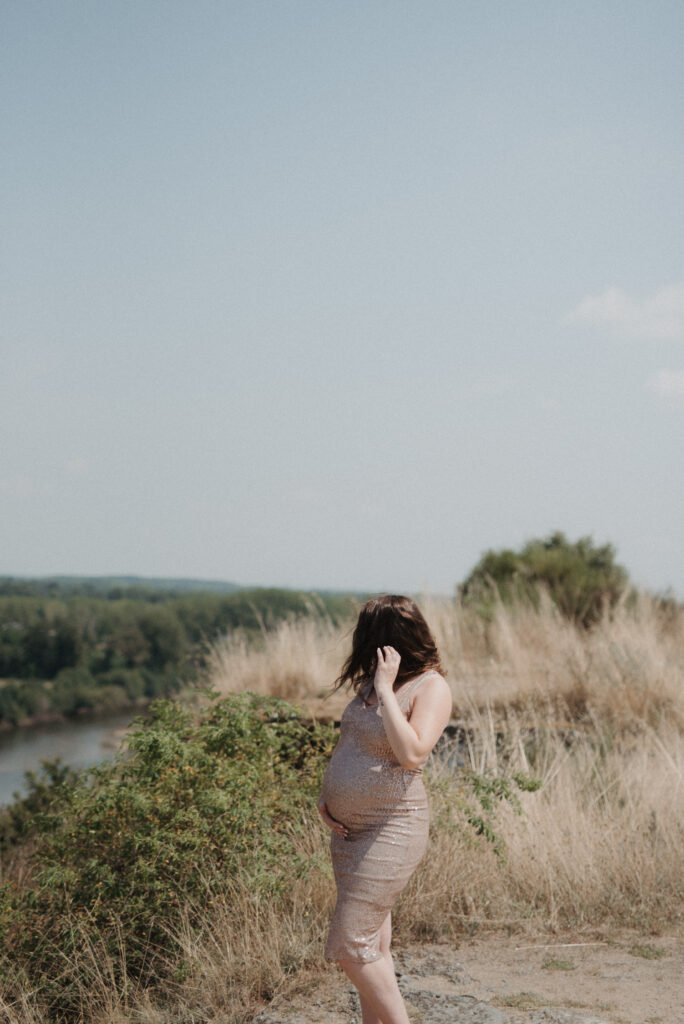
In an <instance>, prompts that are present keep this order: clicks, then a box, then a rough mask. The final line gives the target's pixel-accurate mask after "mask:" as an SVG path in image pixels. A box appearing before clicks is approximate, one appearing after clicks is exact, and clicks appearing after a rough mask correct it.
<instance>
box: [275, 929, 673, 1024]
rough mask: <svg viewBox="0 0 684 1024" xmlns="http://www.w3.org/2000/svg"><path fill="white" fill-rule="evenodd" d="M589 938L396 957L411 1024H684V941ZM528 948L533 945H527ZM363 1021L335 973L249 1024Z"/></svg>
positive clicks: (476, 944)
mask: <svg viewBox="0 0 684 1024" xmlns="http://www.w3.org/2000/svg"><path fill="white" fill-rule="evenodd" d="M590 941H591V939H590V938H582V937H578V936H567V937H565V938H539V939H537V940H534V939H525V938H523V937H521V936H514V937H511V938H506V937H502V936H501V935H493V936H486V937H482V938H479V937H478V938H475V939H470V940H467V939H466V940H462V941H461V943H460V944H459V945H458V946H453V945H447V944H426V945H416V946H411V947H407V948H405V949H402V950H400V951H398V952H396V953H395V954H394V960H395V967H396V971H397V974H398V976H399V984H400V987H401V989H402V992H403V994H404V997H405V999H406V1002H407V1005H408V1007H409V1012H410V1016H411V1021H412V1022H413V1024H452V1022H453V1024H684V943H683V942H682V940H681V939H680V938H677V937H674V936H669V937H662V936H660V937H658V938H649V937H644V936H643V935H635V934H628V933H623V934H621V935H620V936H619V937H613V938H611V939H609V940H607V939H605V940H603V941H602V942H600V943H596V944H592V945H563V943H579V942H590ZM530 947H532V948H530ZM324 1021H325V1022H329V1024H352V1022H356V1024H360V1021H361V1017H360V1014H359V1012H358V1003H357V1001H356V999H355V995H354V990H353V988H351V987H350V985H349V983H348V982H347V980H346V978H345V977H344V976H343V975H342V973H341V972H340V971H339V970H338V969H337V968H334V967H333V968H331V970H330V972H329V973H328V974H327V975H326V976H325V978H324V979H321V981H320V982H318V983H317V984H316V985H315V987H314V988H313V990H312V991H310V993H309V994H308V996H307V997H306V998H304V997H300V998H295V999H292V998H290V999H287V1000H283V1002H282V1003H280V1004H279V1003H278V1001H276V1003H275V1004H274V1005H273V1006H272V1007H270V1008H269V1009H268V1010H266V1011H264V1012H263V1013H261V1014H259V1015H258V1017H257V1018H256V1020H255V1024H322V1022H324Z"/></svg>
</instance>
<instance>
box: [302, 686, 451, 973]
mask: <svg viewBox="0 0 684 1024" xmlns="http://www.w3.org/2000/svg"><path fill="white" fill-rule="evenodd" d="M433 671H434V670H432V669H430V670H429V671H428V672H423V673H422V674H421V675H419V676H416V677H414V678H413V679H411V680H409V681H408V682H407V683H404V684H403V685H402V686H401V687H400V688H399V689H398V690H396V691H395V693H396V697H397V701H398V703H399V706H400V708H401V709H402V711H403V712H404V715H405V717H407V718H408V717H409V708H410V700H411V697H412V696H413V694H414V693H415V692H416V690H417V689H418V687H419V686H420V685H421V684H422V683H423V682H424V680H425V679H426V678H427V676H428V675H430V674H431V673H432V672H433ZM371 685H372V684H371ZM362 689H363V692H364V694H366V696H367V695H368V689H369V688H368V687H365V688H362ZM371 694H372V690H371ZM372 696H373V700H375V696H374V695H373V694H372ZM422 771H423V768H422V766H421V767H419V768H416V769H410V768H402V767H401V765H400V764H399V762H398V761H397V759H396V756H395V754H394V751H393V750H392V747H391V746H390V743H389V740H388V739H387V736H386V734H385V728H384V726H383V722H382V711H381V710H380V709H379V707H378V705H377V704H375V703H374V704H372V705H366V704H365V703H364V701H363V700H362V699H361V697H360V696H359V695H358V694H357V695H356V696H355V697H354V699H353V700H351V701H350V702H349V704H348V705H347V707H346V708H345V710H344V713H343V715H342V720H341V722H340V740H339V743H338V744H337V746H336V747H335V750H334V751H333V754H332V757H331V758H330V761H329V763H328V767H327V770H326V773H325V776H324V778H323V785H322V788H321V797H322V798H323V800H324V801H325V803H326V806H327V809H328V813H329V814H330V815H331V816H332V817H333V818H335V819H336V820H337V821H341V822H342V823H343V824H344V825H346V826H347V829H348V836H347V838H346V839H345V838H343V837H342V836H339V835H338V834H337V833H336V832H332V833H331V839H330V854H331V857H332V865H333V873H334V875H335V883H336V886H337V904H336V906H335V911H334V913H333V917H332V921H331V924H330V932H329V935H328V941H327V943H326V946H325V956H326V958H327V959H329V960H353V961H357V962H363V963H369V962H370V961H372V960H377V959H379V957H380V956H381V953H380V934H379V933H380V928H381V926H382V923H383V921H384V920H385V918H386V917H387V914H388V913H389V912H390V910H391V909H392V905H393V904H394V902H395V900H396V899H397V897H398V896H399V894H400V893H401V891H402V889H403V888H404V887H405V885H406V883H407V882H408V880H409V878H410V877H411V875H412V874H413V872H414V871H415V869H416V867H417V866H418V864H419V863H420V861H421V859H422V857H423V855H424V853H425V849H426V846H427V839H428V827H429V821H430V815H429V808H428V802H427V795H426V793H425V787H424V786H423V779H422Z"/></svg>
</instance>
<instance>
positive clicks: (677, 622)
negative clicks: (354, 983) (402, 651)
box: [0, 594, 684, 1024]
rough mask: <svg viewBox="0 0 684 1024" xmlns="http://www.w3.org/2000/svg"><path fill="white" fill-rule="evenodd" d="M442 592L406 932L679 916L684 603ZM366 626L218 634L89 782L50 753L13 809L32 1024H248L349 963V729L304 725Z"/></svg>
mask: <svg viewBox="0 0 684 1024" xmlns="http://www.w3.org/2000/svg"><path fill="white" fill-rule="evenodd" d="M423 610H424V612H425V613H426V616H427V618H428V621H429V622H430V624H431V626H432V627H433V629H434V631H435V633H436V635H437V639H438V643H439V647H440V650H441V652H442V653H443V657H444V661H445V665H446V667H447V673H448V679H449V682H450V684H451V687H452V691H453V696H454V720H453V725H452V728H451V730H450V738H449V739H448V741H447V742H446V743H445V745H444V746H443V747H442V749H441V751H440V752H439V755H437V754H436V755H435V756H433V758H432V759H431V761H430V763H429V765H428V768H427V771H426V782H427V786H428V790H429V796H430V802H431V808H432V824H431V833H430V842H429V848H428V852H427V854H426V857H425V859H424V861H423V863H422V864H421V866H420V867H419V869H418V871H417V872H416V874H415V876H414V877H413V879H412V880H411V882H410V883H409V886H408V888H407V890H406V892H405V894H404V895H403V897H402V899H401V900H400V902H399V904H398V906H397V908H396V912H395V913H393V920H394V925H395V932H396V941H397V942H398V943H399V944H400V943H401V942H402V941H405V940H407V939H425V938H427V939H448V938H452V939H453V938H456V937H458V935H459V934H462V933H463V932H466V933H472V932H473V931H474V930H475V929H478V928H491V929H497V928H503V929H505V930H506V931H507V932H511V931H517V932H521V933H524V932H528V933H530V934H535V935H538V934H539V933H540V932H541V933H551V934H553V933H556V932H557V931H558V930H559V929H566V928H571V929H573V931H574V932H575V934H577V935H578V936H586V937H587V938H596V937H597V936H603V937H609V936H610V935H611V934H612V932H613V930H614V929H616V928H623V927H630V928H636V929H639V930H641V931H642V932H643V933H644V934H647V935H653V934H658V933H659V932H663V931H665V930H670V931H671V930H673V929H681V928H682V927H683V926H684V922H683V921H682V907H683V906H684V880H683V878H682V872H681V864H682V858H683V856H684V787H682V786H681V779H682V773H683V772H684V612H683V611H682V609H680V608H677V607H675V606H671V605H670V606H665V605H663V603H662V602H659V601H657V600H656V599H654V598H652V597H649V596H648V595H641V596H640V598H639V599H638V600H637V601H636V602H634V601H630V603H629V605H627V603H622V604H618V605H617V606H616V607H615V608H613V609H612V611H611V613H610V614H606V615H604V616H603V617H602V618H601V619H600V620H599V621H598V622H597V623H596V624H595V625H594V626H593V627H592V628H590V629H586V628H585V627H583V626H577V625H575V624H573V623H572V622H571V621H569V620H568V619H567V618H564V617H562V616H561V614H560V613H559V612H558V610H557V607H556V606H555V605H553V604H552V603H551V602H550V600H549V599H548V598H545V597H544V595H543V594H542V595H540V598H539V601H538V603H537V606H536V607H534V606H532V605H530V604H527V603H525V604H520V605H515V604H514V605H510V606H504V605H502V604H501V603H499V604H497V605H496V606H495V607H494V609H493V611H492V614H491V615H488V616H487V618H482V617H481V616H479V615H478V614H477V612H476V611H475V610H473V609H472V608H467V607H464V606H462V605H460V604H458V603H451V602H448V601H445V602H439V603H438V602H430V603H424V605H423ZM352 623H353V620H352V619H351V618H347V619H346V620H342V621H340V622H338V623H335V622H333V621H332V620H331V619H330V618H329V617H322V616H303V617H300V618H298V619H290V620H289V621H288V620H286V619H283V620H281V621H279V622H274V623H273V625H272V627H271V628H270V629H268V630H266V631H265V632H264V633H263V634H262V635H261V636H260V638H259V642H258V643H256V642H255V643H254V644H252V643H251V642H250V640H249V638H248V637H247V636H245V635H244V634H242V635H230V636H228V637H225V638H223V639H220V640H217V641H216V643H215V644H214V645H213V647H212V649H211V652H210V657H209V659H208V664H207V667H206V669H205V671H206V673H207V675H206V682H207V684H208V686H210V687H211V690H210V692H206V693H204V694H201V693H197V694H196V695H195V701H196V703H195V704H194V706H189V705H182V704H179V703H177V702H176V701H174V700H164V701H160V702H158V703H157V704H156V705H155V706H154V707H153V714H152V716H151V718H150V719H149V720H148V721H142V720H141V721H140V722H139V723H138V724H137V726H136V729H135V731H134V732H133V735H132V736H131V739H130V741H129V744H128V748H127V750H124V751H123V752H122V755H121V757H120V758H119V759H117V760H116V761H114V762H111V763H110V764H108V765H105V766H102V768H101V769H98V770H96V771H94V772H91V773H87V774H86V775H85V776H81V775H79V776H78V777H73V776H69V775H68V773H65V772H64V770H61V771H60V770H58V769H56V768H54V767H53V769H52V774H51V775H50V774H49V773H48V775H47V776H46V777H44V778H43V779H42V780H41V779H35V780H34V785H33V787H32V790H31V793H29V795H28V796H27V797H26V798H25V799H24V800H22V801H20V802H19V803H18V804H16V805H14V807H13V808H11V809H9V810H8V812H7V813H6V816H5V820H4V830H3V835H4V836H5V843H4V848H3V850H2V856H1V860H0V867H1V878H2V890H1V891H2V900H3V902H2V905H1V907H0V928H2V937H3V939H4V943H3V948H4V954H3V955H2V958H1V959H0V979H2V980H1V983H0V993H1V998H2V1000H3V1001H4V1005H5V1007H10V1008H11V1014H10V1016H9V1019H10V1020H12V1021H13V1024H29V1021H30V1022H31V1024H43V1022H45V1024H47V1022H48V1021H49V1020H55V1019H58V1018H59V1016H60V1014H61V1015H62V1019H65V1020H66V1019H69V1020H77V1019H78V1020H89V1021H91V1020H92V1021H97V1022H98V1024H104V1022H105V1021H106V1022H108V1024H109V1022H111V1024H114V1021H115V1020H116V1021H117V1022H119V1024H120V1022H121V1021H131V1024H132V1022H133V1020H135V1021H138V1022H140V1021H143V1022H145V1024H153V1022H157V1021H159V1020H160V1019H164V1020H173V1021H181V1020H183V1021H189V1020H192V1021H200V1020H203V1021H216V1022H217V1024H218V1021H219V1020H220V1021H232V1022H234V1024H238V1022H246V1021H248V1020H250V1019H251V1016H252V1015H253V1013H254V1012H255V1011H256V1009H257V1008H258V1006H259V1005H260V1004H261V1003H262V1002H263V1000H265V999H267V998H268V997H269V996H270V995H272V994H273V993H274V992H276V991H280V992H282V991H287V989H288V987H289V988H290V989H292V988H296V987H301V986H302V985H306V983H307V977H309V978H310V977H311V974H312V972H313V973H320V972H324V971H326V970H329V969H330V968H329V967H327V966H326V965H325V964H324V962H323V960H322V949H323V944H324V940H325V935H326V931H327V927H328V922H329V918H330V913H331V911H332V906H333V902H334V885H333V881H332V876H331V870H330V862H329V856H328V842H329V834H328V833H327V832H326V831H325V829H324V827H323V825H322V823H321V822H320V819H319V818H318V816H317V814H316V810H315V798H316V795H317V792H318V787H319V784H320V778H321V773H322V771H323V770H324V767H325V764H326V762H327V759H328V757H329V754H330V749H331V744H332V742H333V741H334V727H333V726H330V725H325V724H323V723H319V724H318V725H314V724H312V723H311V722H310V721H308V722H307V719H310V716H311V714H312V712H315V713H316V714H318V715H320V716H324V717H331V718H335V717H337V714H338V713H339V710H340V708H341V704H342V702H343V701H344V697H342V698H341V699H340V697H339V696H338V697H337V698H335V699H334V700H332V701H330V700H327V699H326V698H325V696H324V695H325V692H326V689H327V688H328V687H329V684H330V682H331V681H332V679H333V678H334V676H335V675H336V673H337V671H338V669H339V665H340V663H341V660H342V658H343V656H344V654H345V653H346V650H347V647H348V644H349V629H350V627H351V625H352ZM253 691H260V692H258V693H254V692H253ZM274 693H275V694H278V697H277V698H274V697H273V696H272V694H274ZM281 698H286V699H287V703H283V702H282V700H281ZM298 707H299V708H302V709H303V711H302V713H299V712H298V711H297V710H296V709H297V708H298Z"/></svg>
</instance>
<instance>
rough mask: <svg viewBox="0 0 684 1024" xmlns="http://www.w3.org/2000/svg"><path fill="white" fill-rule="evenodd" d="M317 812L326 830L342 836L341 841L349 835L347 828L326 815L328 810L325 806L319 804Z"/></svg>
mask: <svg viewBox="0 0 684 1024" xmlns="http://www.w3.org/2000/svg"><path fill="white" fill-rule="evenodd" d="M318 810H319V812H320V815H321V817H322V818H323V821H324V822H325V823H326V825H327V826H328V828H329V829H332V831H333V832H337V834H338V836H342V838H343V839H346V837H347V836H348V834H349V832H348V829H347V827H346V826H345V825H343V824H342V822H341V821H335V819H334V818H333V817H331V815H330V814H328V808H327V807H326V806H325V804H319V805H318Z"/></svg>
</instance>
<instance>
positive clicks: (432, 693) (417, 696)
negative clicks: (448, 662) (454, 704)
mask: <svg viewBox="0 0 684 1024" xmlns="http://www.w3.org/2000/svg"><path fill="white" fill-rule="evenodd" d="M451 701H452V694H451V687H450V686H449V683H448V682H447V680H446V679H445V678H444V676H443V675H442V673H441V672H438V671H437V670H436V669H430V671H429V672H427V673H426V674H425V678H424V679H423V682H422V683H421V685H420V686H419V687H418V688H417V689H416V692H415V693H414V694H413V696H412V701H411V707H412V708H413V707H414V705H415V704H416V703H420V704H434V703H444V704H446V703H447V702H448V703H449V704H451Z"/></svg>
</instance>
